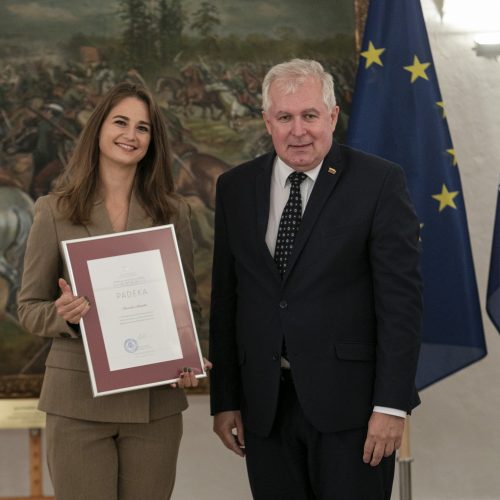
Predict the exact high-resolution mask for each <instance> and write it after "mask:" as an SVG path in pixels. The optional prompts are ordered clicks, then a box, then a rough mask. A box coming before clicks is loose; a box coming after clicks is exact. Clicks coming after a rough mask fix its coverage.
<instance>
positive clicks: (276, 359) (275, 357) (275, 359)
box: [273, 353, 281, 361]
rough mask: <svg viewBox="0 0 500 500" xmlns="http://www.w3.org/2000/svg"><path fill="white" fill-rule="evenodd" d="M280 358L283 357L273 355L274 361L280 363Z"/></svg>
mask: <svg viewBox="0 0 500 500" xmlns="http://www.w3.org/2000/svg"><path fill="white" fill-rule="evenodd" d="M280 358H281V356H280V355H279V354H277V353H274V354H273V361H278V359H280Z"/></svg>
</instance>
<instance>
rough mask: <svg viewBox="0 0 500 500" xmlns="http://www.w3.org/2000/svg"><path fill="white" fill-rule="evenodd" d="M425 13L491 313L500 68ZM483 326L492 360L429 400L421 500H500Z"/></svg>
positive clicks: (495, 371) (419, 466)
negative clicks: (489, 295)
mask: <svg viewBox="0 0 500 500" xmlns="http://www.w3.org/2000/svg"><path fill="white" fill-rule="evenodd" d="M462 1H465V2H466V3H467V0H462ZM422 5H423V7H424V15H425V17H426V23H427V29H428V32H429V38H430V42H431V48H432V52H433V57H434V63H435V65H436V70H437V74H438V78H439V82H440V87H441V93H442V95H443V99H444V103H445V107H446V113H447V117H448V123H449V127H450V132H451V136H452V139H453V143H454V146H455V151H456V153H457V159H458V162H459V168H460V173H461V178H462V187H463V191H464V197H465V202H466V208H467V215H468V220H469V229H470V236H471V241H472V250H473V255H474V262H475V267H476V274H477V280H478V287H479V293H480V298H481V305H482V309H483V311H484V310H485V295H486V287H487V281H488V267H489V258H490V251H491V239H492V229H493V221H494V214H495V206H496V197H497V186H498V181H499V177H500V63H499V62H497V61H496V60H490V59H485V58H484V57H478V56H476V53H475V52H474V51H473V50H472V47H473V45H474V43H473V33H466V32H464V31H462V32H457V31H456V30H455V29H452V28H450V27H449V26H447V25H446V24H442V23H441V22H440V18H439V17H438V16H437V14H436V11H435V9H434V6H433V4H432V2H430V0H423V2H422ZM483 321H484V326H485V332H486V341H487V345H488V351H489V353H488V355H487V357H486V358H484V359H483V360H482V361H479V362H478V363H476V364H474V365H472V366H470V367H469V368H466V369H464V370H462V371H461V372H459V373H457V374H455V375H453V376H451V377H449V378H447V379H445V380H443V381H442V382H439V383H438V384H436V385H434V386H431V387H429V388H428V389H426V390H424V391H423V392H422V393H421V399H422V405H421V406H420V407H419V408H418V409H417V410H416V411H415V412H414V416H413V418H412V432H411V440H412V449H413V457H414V459H415V461H414V463H413V467H412V474H413V496H414V498H415V499H416V500H420V499H421V500H431V499H432V500H437V499H439V500H441V499H453V500H462V499H463V500H465V499H467V500H476V499H477V500H480V499H481V500H483V499H484V500H486V499H488V500H493V499H499V498H500V336H499V335H498V333H497V332H496V330H495V329H494V327H493V326H492V324H491V322H490V321H489V319H488V318H487V316H486V313H484V315H483ZM395 486H396V489H397V485H395Z"/></svg>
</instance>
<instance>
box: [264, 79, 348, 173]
mask: <svg viewBox="0 0 500 500" xmlns="http://www.w3.org/2000/svg"><path fill="white" fill-rule="evenodd" d="M269 97H270V101H271V105H270V106H269V109H268V110H267V111H264V112H263V117H264V121H265V123H266V128H267V131H268V132H269V134H271V137H272V139H273V144H274V148H275V149H276V153H277V154H278V156H279V157H280V158H281V159H282V160H283V161H284V162H285V163H286V164H287V165H289V166H290V167H292V168H293V169H295V170H297V171H299V172H305V171H307V170H311V169H312V168H314V167H316V166H317V165H319V163H321V161H322V160H323V158H324V157H325V156H326V154H327V153H328V151H329V150H330V148H331V146H332V134H333V131H334V130H335V125H336V124H337V118H338V114H339V107H338V106H335V108H333V110H331V111H329V110H328V108H327V107H326V105H325V103H324V102H323V92H322V87H321V83H320V82H319V81H318V80H317V79H316V78H313V77H310V78H308V79H306V80H305V82H304V83H303V84H302V85H300V86H299V87H298V88H297V90H296V91H295V92H294V93H292V94H285V92H284V90H283V89H282V87H281V82H280V81H279V80H276V81H274V82H273V83H272V84H271V87H270V88H269Z"/></svg>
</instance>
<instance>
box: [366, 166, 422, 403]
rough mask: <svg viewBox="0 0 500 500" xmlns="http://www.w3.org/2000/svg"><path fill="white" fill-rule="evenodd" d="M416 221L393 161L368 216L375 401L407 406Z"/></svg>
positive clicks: (413, 363)
mask: <svg viewBox="0 0 500 500" xmlns="http://www.w3.org/2000/svg"><path fill="white" fill-rule="evenodd" d="M419 247H420V245H419V224H418V219H417V217H416V215H415V212H414V210H413V207H412V204H411V202H410V198H409V195H408V192H407V189H406V183H405V178H404V174H403V171H402V169H401V168H399V167H397V166H394V167H393V168H391V169H390V170H389V171H388V174H387V176H386V178H385V181H384V183H383V186H382V189H381V191H380V196H379V199H378V202H377V205H376V208H375V213H374V217H373V224H372V232H371V242H370V263H371V267H372V276H373V286H374V297H375V313H376V321H377V351H376V352H377V358H376V375H375V384H374V401H373V404H374V405H377V406H385V407H391V408H398V409H401V410H405V411H409V410H411V409H412V408H413V407H414V406H415V405H416V403H418V397H417V396H416V391H415V385H414V384H415V374H416V370H417V362H418V353H419V346H420V332H421V318H422V298H421V279H420V269H419V254H420V248H419Z"/></svg>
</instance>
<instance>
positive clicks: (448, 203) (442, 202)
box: [432, 184, 460, 212]
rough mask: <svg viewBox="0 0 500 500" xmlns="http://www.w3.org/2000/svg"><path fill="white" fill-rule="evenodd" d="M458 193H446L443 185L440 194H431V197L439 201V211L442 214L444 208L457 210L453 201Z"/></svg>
mask: <svg viewBox="0 0 500 500" xmlns="http://www.w3.org/2000/svg"><path fill="white" fill-rule="evenodd" d="M459 192H460V191H448V189H447V187H446V186H445V185H444V184H443V188H442V190H441V193H440V194H433V195H432V197H433V198H434V199H435V200H438V201H439V211H440V212H442V211H443V210H444V209H445V208H446V207H451V208H455V209H456V208H457V206H456V205H455V202H454V201H453V199H454V198H455V197H456V196H458V194H459Z"/></svg>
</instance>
